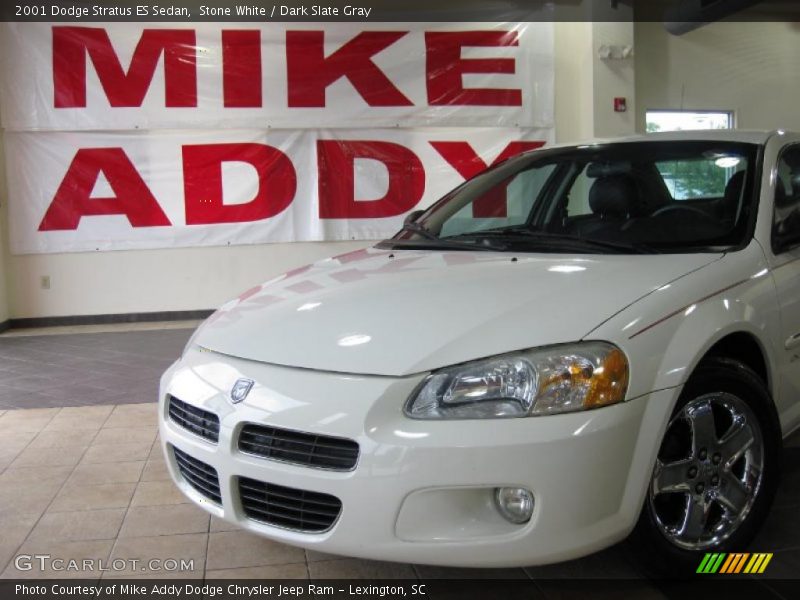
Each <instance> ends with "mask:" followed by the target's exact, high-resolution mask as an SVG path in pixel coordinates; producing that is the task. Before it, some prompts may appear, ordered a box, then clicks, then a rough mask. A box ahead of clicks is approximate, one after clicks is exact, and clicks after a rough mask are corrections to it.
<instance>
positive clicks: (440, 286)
mask: <svg viewBox="0 0 800 600" xmlns="http://www.w3.org/2000/svg"><path fill="white" fill-rule="evenodd" d="M720 256H721V255H719V254H686V255H674V254H673V255H635V256H630V255H604V256H595V255H579V256H576V255H569V256H565V255H556V254H534V255H531V254H522V255H512V254H508V253H497V252H480V251H476V252H472V251H466V252H461V251H450V252H439V251H430V250H419V251H416V250H394V251H389V250H381V249H377V248H369V249H365V250H359V251H356V252H351V253H349V254H345V255H342V256H339V257H336V258H330V259H326V260H323V261H320V262H318V263H315V264H313V265H309V266H307V267H303V268H301V269H296V270H295V271H291V272H289V273H286V274H284V275H281V276H280V277H278V278H276V279H273V280H271V281H268V282H267V283H265V284H263V285H260V286H257V287H255V288H253V289H251V290H248V291H247V292H245V293H244V294H242V295H241V296H240V297H239V298H236V299H235V300H233V301H231V302H228V303H227V304H225V305H224V306H223V307H222V308H220V310H218V311H217V312H216V313H214V314H213V315H212V316H211V317H209V319H208V320H207V321H206V323H205V324H204V325H203V326H201V328H200V330H199V331H198V333H197V335H196V336H195V338H194V341H195V343H196V344H198V345H200V346H202V347H204V348H206V349H208V350H211V351H214V352H219V353H222V354H227V355H230V356H236V357H239V358H244V359H249V360H256V361H260V362H266V363H272V364H278V365H286V366H292V367H302V368H308V369H318V370H324V371H337V372H344V373H357V374H371V375H387V376H403V375H409V374H413V373H419V372H423V371H428V370H431V369H436V368H439V367H442V366H446V365H451V364H456V363H460V362H464V361H468V360H472V359H476V358H481V357H485V356H491V355H494V354H501V353H504V352H509V351H513V350H521V349H525V348H531V347H535V346H544V345H549V344H557V343H563V342H570V341H575V340H579V339H581V338H582V337H583V336H584V335H586V334H587V333H588V332H590V331H591V330H592V329H594V328H595V327H597V326H598V325H599V324H600V323H602V322H603V321H605V320H607V319H609V318H610V317H611V316H613V315H614V314H616V313H617V312H619V311H620V310H622V309H624V308H625V307H627V306H628V305H630V304H632V303H633V302H635V301H636V300H638V299H639V298H641V297H643V296H645V295H647V294H649V293H650V292H652V291H654V290H656V289H657V288H659V287H661V286H663V285H665V284H666V283H669V282H671V281H673V280H675V279H677V278H679V277H681V276H683V275H685V274H687V273H690V272H692V271H694V270H697V269H699V268H702V267H703V266H705V265H707V264H709V263H711V262H713V261H714V260H716V259H718V258H719V257H720Z"/></svg>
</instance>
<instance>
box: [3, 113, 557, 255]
mask: <svg viewBox="0 0 800 600" xmlns="http://www.w3.org/2000/svg"><path fill="white" fill-rule="evenodd" d="M5 140H6V159H7V175H8V185H9V195H10V200H11V201H10V203H9V220H10V223H9V225H10V227H9V232H10V239H11V249H12V252H14V253H15V254H24V253H45V252H63V251H90V250H108V249H135V248H162V247H175V246H195V245H226V244H251V243H264V242H288V241H309V240H349V239H380V238H385V237H388V236H390V235H392V234H394V233H395V232H396V231H397V230H398V229H399V228H400V226H401V224H402V220H403V217H404V215H405V214H407V213H408V212H409V211H411V210H414V209H416V208H424V207H427V206H429V205H430V204H431V203H432V202H433V201H435V200H436V199H438V198H439V197H440V196H441V195H443V194H444V193H445V192H447V191H449V190H450V189H452V188H453V187H455V186H456V185H458V184H460V183H461V182H462V181H463V180H464V179H465V178H466V177H470V176H472V175H474V174H476V173H477V172H479V171H480V170H482V169H484V168H486V167H487V166H489V165H491V164H492V163H494V162H497V161H499V160H502V159H504V158H507V157H508V156H511V155H514V154H517V153H519V152H521V151H524V150H528V149H532V148H534V147H537V146H539V145H542V144H543V143H545V142H552V141H553V140H552V129H525V130H522V129H515V128H463V129H457V128H442V129H436V128H425V129H350V130H345V129H337V130H252V129H251V130H230V131H151V132H128V133H122V132H77V133H75V132H10V133H7V134H6V136H5ZM520 140H523V141H520ZM475 216H480V215H475Z"/></svg>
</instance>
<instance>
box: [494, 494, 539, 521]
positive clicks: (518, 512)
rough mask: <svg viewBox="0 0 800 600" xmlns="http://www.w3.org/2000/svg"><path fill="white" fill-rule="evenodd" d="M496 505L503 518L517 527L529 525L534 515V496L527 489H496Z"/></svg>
mask: <svg viewBox="0 0 800 600" xmlns="http://www.w3.org/2000/svg"><path fill="white" fill-rule="evenodd" d="M494 503H495V504H496V505H497V510H499V511H500V514H501V515H503V518H505V519H506V520H507V521H510V522H511V523H516V524H517V525H521V524H522V523H527V522H528V521H530V520H531V515H533V494H532V493H531V492H530V490H526V489H525V488H512V487H502V488H495V490H494Z"/></svg>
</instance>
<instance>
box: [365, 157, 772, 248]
mask: <svg viewBox="0 0 800 600" xmlns="http://www.w3.org/2000/svg"><path fill="white" fill-rule="evenodd" d="M757 150H758V146H756V145H753V144H742V143H728V142H715V141H691V142H683V141H671V142H664V141H662V142H635V143H616V144H601V145H591V146H579V147H571V148H564V149H553V150H543V151H538V152H534V153H532V154H528V155H524V156H520V157H517V158H513V159H511V160H508V161H506V162H504V163H502V164H500V165H498V166H496V167H494V168H492V169H489V170H487V171H484V172H483V173H481V174H480V175H478V176H476V177H474V178H473V179H471V180H469V181H467V182H466V183H464V184H463V185H461V186H460V187H458V188H456V189H455V190H453V191H452V192H450V193H449V194H447V195H446V196H445V197H444V198H442V199H441V200H439V201H438V202H437V203H436V204H434V205H433V206H432V207H431V208H429V209H428V210H427V211H425V212H424V213H423V214H422V215H420V216H419V217H418V218H417V219H416V220H415V221H414V222H410V223H407V224H406V226H405V227H404V228H403V230H402V231H401V232H399V233H398V234H397V235H395V236H394V237H393V238H392V239H391V240H387V241H385V242H383V243H382V244H381V246H382V247H392V248H402V247H411V246H413V247H415V248H417V247H430V248H441V247H448V248H454V249H486V250H495V251H535V252H586V253H612V252H613V253H620V252H623V253H639V252H712V251H713V252H718V251H723V250H726V249H730V248H733V247H737V246H740V245H743V244H744V242H746V241H747V238H748V235H752V233H751V229H752V228H751V227H750V226H749V223H750V215H752V214H754V209H755V202H754V199H753V197H754V194H753V180H754V176H753V171H754V168H755V165H756V154H757Z"/></svg>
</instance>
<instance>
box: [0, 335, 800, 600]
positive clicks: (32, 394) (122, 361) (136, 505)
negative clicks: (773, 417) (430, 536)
mask: <svg viewBox="0 0 800 600" xmlns="http://www.w3.org/2000/svg"><path fill="white" fill-rule="evenodd" d="M189 333H190V332H189V331H188V330H164V331H146V332H145V331H134V332H127V333H119V332H115V333H103V334H66V335H62V336H48V337H36V336H34V337H26V338H17V337H7V336H0V532H2V534H0V577H2V578H16V577H41V576H43V575H44V574H46V573H48V572H47V571H46V570H45V571H44V572H43V571H42V570H41V569H40V568H39V567H38V565H35V564H34V568H32V569H31V570H29V571H19V570H17V569H16V568H15V565H14V560H13V557H15V556H17V555H20V554H37V553H46V554H50V555H51V556H52V557H55V558H64V559H83V558H97V559H103V560H105V561H107V564H110V561H113V560H115V559H139V560H141V561H144V559H151V558H162V559H166V558H173V559H178V560H180V559H185V560H189V561H193V568H192V569H190V570H183V571H177V572H174V573H172V574H171V575H174V576H179V577H187V576H188V577H193V578H209V579H210V578H223V577H226V578H227V577H237V578H308V577H311V578H337V577H347V578H349V577H354V578H412V579H413V578H441V577H447V578H461V577H475V578H483V577H507V578H524V579H533V580H535V581H542V580H548V579H580V578H620V579H639V578H641V576H640V573H639V571H638V570H637V568H636V567H635V566H634V565H633V564H631V563H629V562H628V560H627V557H626V555H625V553H624V552H623V551H622V549H621V548H620V547H619V546H617V547H614V548H611V549H609V550H606V551H603V552H600V553H598V554H595V555H592V556H590V557H587V558H584V559H581V560H576V561H571V562H568V563H562V564H559V565H552V566H547V567H531V568H526V569H503V570H474V569H449V568H438V567H426V566H418V565H408V564H395V563H383V562H375V561H366V560H359V559H349V558H343V557H337V556H332V555H326V554H321V553H318V552H312V551H304V550H301V549H298V548H294V547H290V546H286V545H283V544H279V543H275V542H271V541H268V540H265V539H262V538H259V537H256V536H253V535H251V534H248V533H245V532H243V531H241V530H238V529H236V528H235V527H233V526H230V525H228V524H226V523H224V522H222V521H219V520H217V519H215V518H211V517H209V516H208V515H207V514H206V513H205V512H203V511H201V510H200V509H199V508H196V507H195V506H194V505H192V504H190V503H188V501H187V500H186V499H185V498H184V497H183V496H182V495H181V494H180V493H179V492H178V491H177V489H176V488H175V487H174V486H173V485H172V483H171V482H170V481H169V479H168V475H167V472H166V467H165V465H164V462H163V458H162V455H161V450H160V447H159V445H158V440H157V424H156V405H155V404H154V403H153V402H145V403H142V401H143V400H153V399H155V395H156V382H157V379H158V376H159V375H160V372H161V370H162V369H163V368H165V367H166V366H167V365H168V364H169V363H170V362H171V361H172V360H173V359H174V357H175V356H177V355H178V354H179V352H180V349H181V348H182V346H183V344H184V343H185V340H186V338H188V335H189ZM55 382H58V383H59V385H54V383H55ZM31 386H33V388H35V389H33V388H32V387H31ZM31 403H34V404H35V405H37V406H39V407H38V408H28V409H24V410H16V409H14V408H15V407H22V406H26V405H27V406H30V405H31ZM78 405H84V406H78ZM753 548H754V549H757V550H761V551H768V552H775V558H774V559H773V562H772V563H771V566H770V568H769V570H768V572H767V575H768V576H770V577H783V578H798V577H800V435H795V436H793V438H792V439H791V440H790V441H789V443H788V447H787V451H786V461H785V466H784V476H783V483H782V486H781V489H780V493H779V495H778V499H777V502H776V504H775V507H774V509H773V511H772V513H771V515H770V517H769V519H768V521H767V523H766V526H765V527H764V530H763V531H762V533H761V534H760V535H759V537H758V538H757V540H756V542H755V544H754V545H753ZM50 574H52V573H50ZM58 575H59V576H62V577H63V576H65V575H66V576H70V575H72V576H77V575H80V576H82V577H86V573H85V572H84V573H69V572H68V573H65V572H60V573H58ZM97 576H98V577H100V576H102V577H104V578H105V577H110V576H137V577H146V576H158V577H164V576H165V573H164V572H163V571H162V572H153V571H142V570H141V563H140V565H138V566H137V568H136V569H135V570H130V569H129V570H126V571H122V572H114V573H110V572H105V573H102V574H101V573H98V574H97ZM629 585H630V584H629ZM633 585H634V586H635V587H633V588H631V589H630V590H629V592H635V593H634V594H633V595H635V596H637V597H648V598H663V597H664V596H663V595H662V593H661V591H659V589H658V588H657V587H655V586H654V584H652V583H651V582H648V581H646V580H644V579H642V580H641V582H640V583H634V584H633ZM542 591H544V592H545V594H547V589H546V586H545V587H543V588H542ZM628 595H631V594H628Z"/></svg>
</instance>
